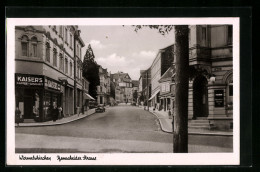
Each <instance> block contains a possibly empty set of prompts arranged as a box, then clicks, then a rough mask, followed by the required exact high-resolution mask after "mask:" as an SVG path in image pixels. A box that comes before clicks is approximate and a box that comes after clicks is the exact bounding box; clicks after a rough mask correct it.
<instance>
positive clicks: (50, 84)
mask: <svg viewBox="0 0 260 172" xmlns="http://www.w3.org/2000/svg"><path fill="white" fill-rule="evenodd" d="M45 87H48V88H51V89H55V90H58V91H60V90H61V85H60V84H59V83H58V82H55V81H53V80H50V79H48V78H45Z"/></svg>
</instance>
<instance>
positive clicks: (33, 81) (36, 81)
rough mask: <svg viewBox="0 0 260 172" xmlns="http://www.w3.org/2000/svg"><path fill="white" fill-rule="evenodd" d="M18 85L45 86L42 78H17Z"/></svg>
mask: <svg viewBox="0 0 260 172" xmlns="http://www.w3.org/2000/svg"><path fill="white" fill-rule="evenodd" d="M16 85H25V86H43V77H40V76H19V75H17V76H16Z"/></svg>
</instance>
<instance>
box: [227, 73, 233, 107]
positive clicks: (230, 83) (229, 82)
mask: <svg viewBox="0 0 260 172" xmlns="http://www.w3.org/2000/svg"><path fill="white" fill-rule="evenodd" d="M226 83H227V87H226V92H227V93H226V95H227V104H228V105H230V104H233V75H232V74H231V75H230V76H229V77H228V79H227V82H226Z"/></svg>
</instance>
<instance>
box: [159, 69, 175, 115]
mask: <svg viewBox="0 0 260 172" xmlns="http://www.w3.org/2000/svg"><path fill="white" fill-rule="evenodd" d="M174 73H175V69H174V66H171V67H170V68H168V70H167V71H166V72H165V73H164V74H163V75H162V77H161V78H160V80H159V83H160V96H159V99H160V106H161V109H162V110H163V111H168V110H171V113H173V112H172V111H173V107H174V92H175V91H174V89H175V84H174V82H172V77H173V75H174Z"/></svg>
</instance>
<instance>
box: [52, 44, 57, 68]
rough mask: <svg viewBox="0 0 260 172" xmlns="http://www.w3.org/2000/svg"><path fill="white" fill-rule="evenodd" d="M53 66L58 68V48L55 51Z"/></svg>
mask: <svg viewBox="0 0 260 172" xmlns="http://www.w3.org/2000/svg"><path fill="white" fill-rule="evenodd" d="M53 66H56V67H57V50H56V48H54V49H53Z"/></svg>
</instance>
